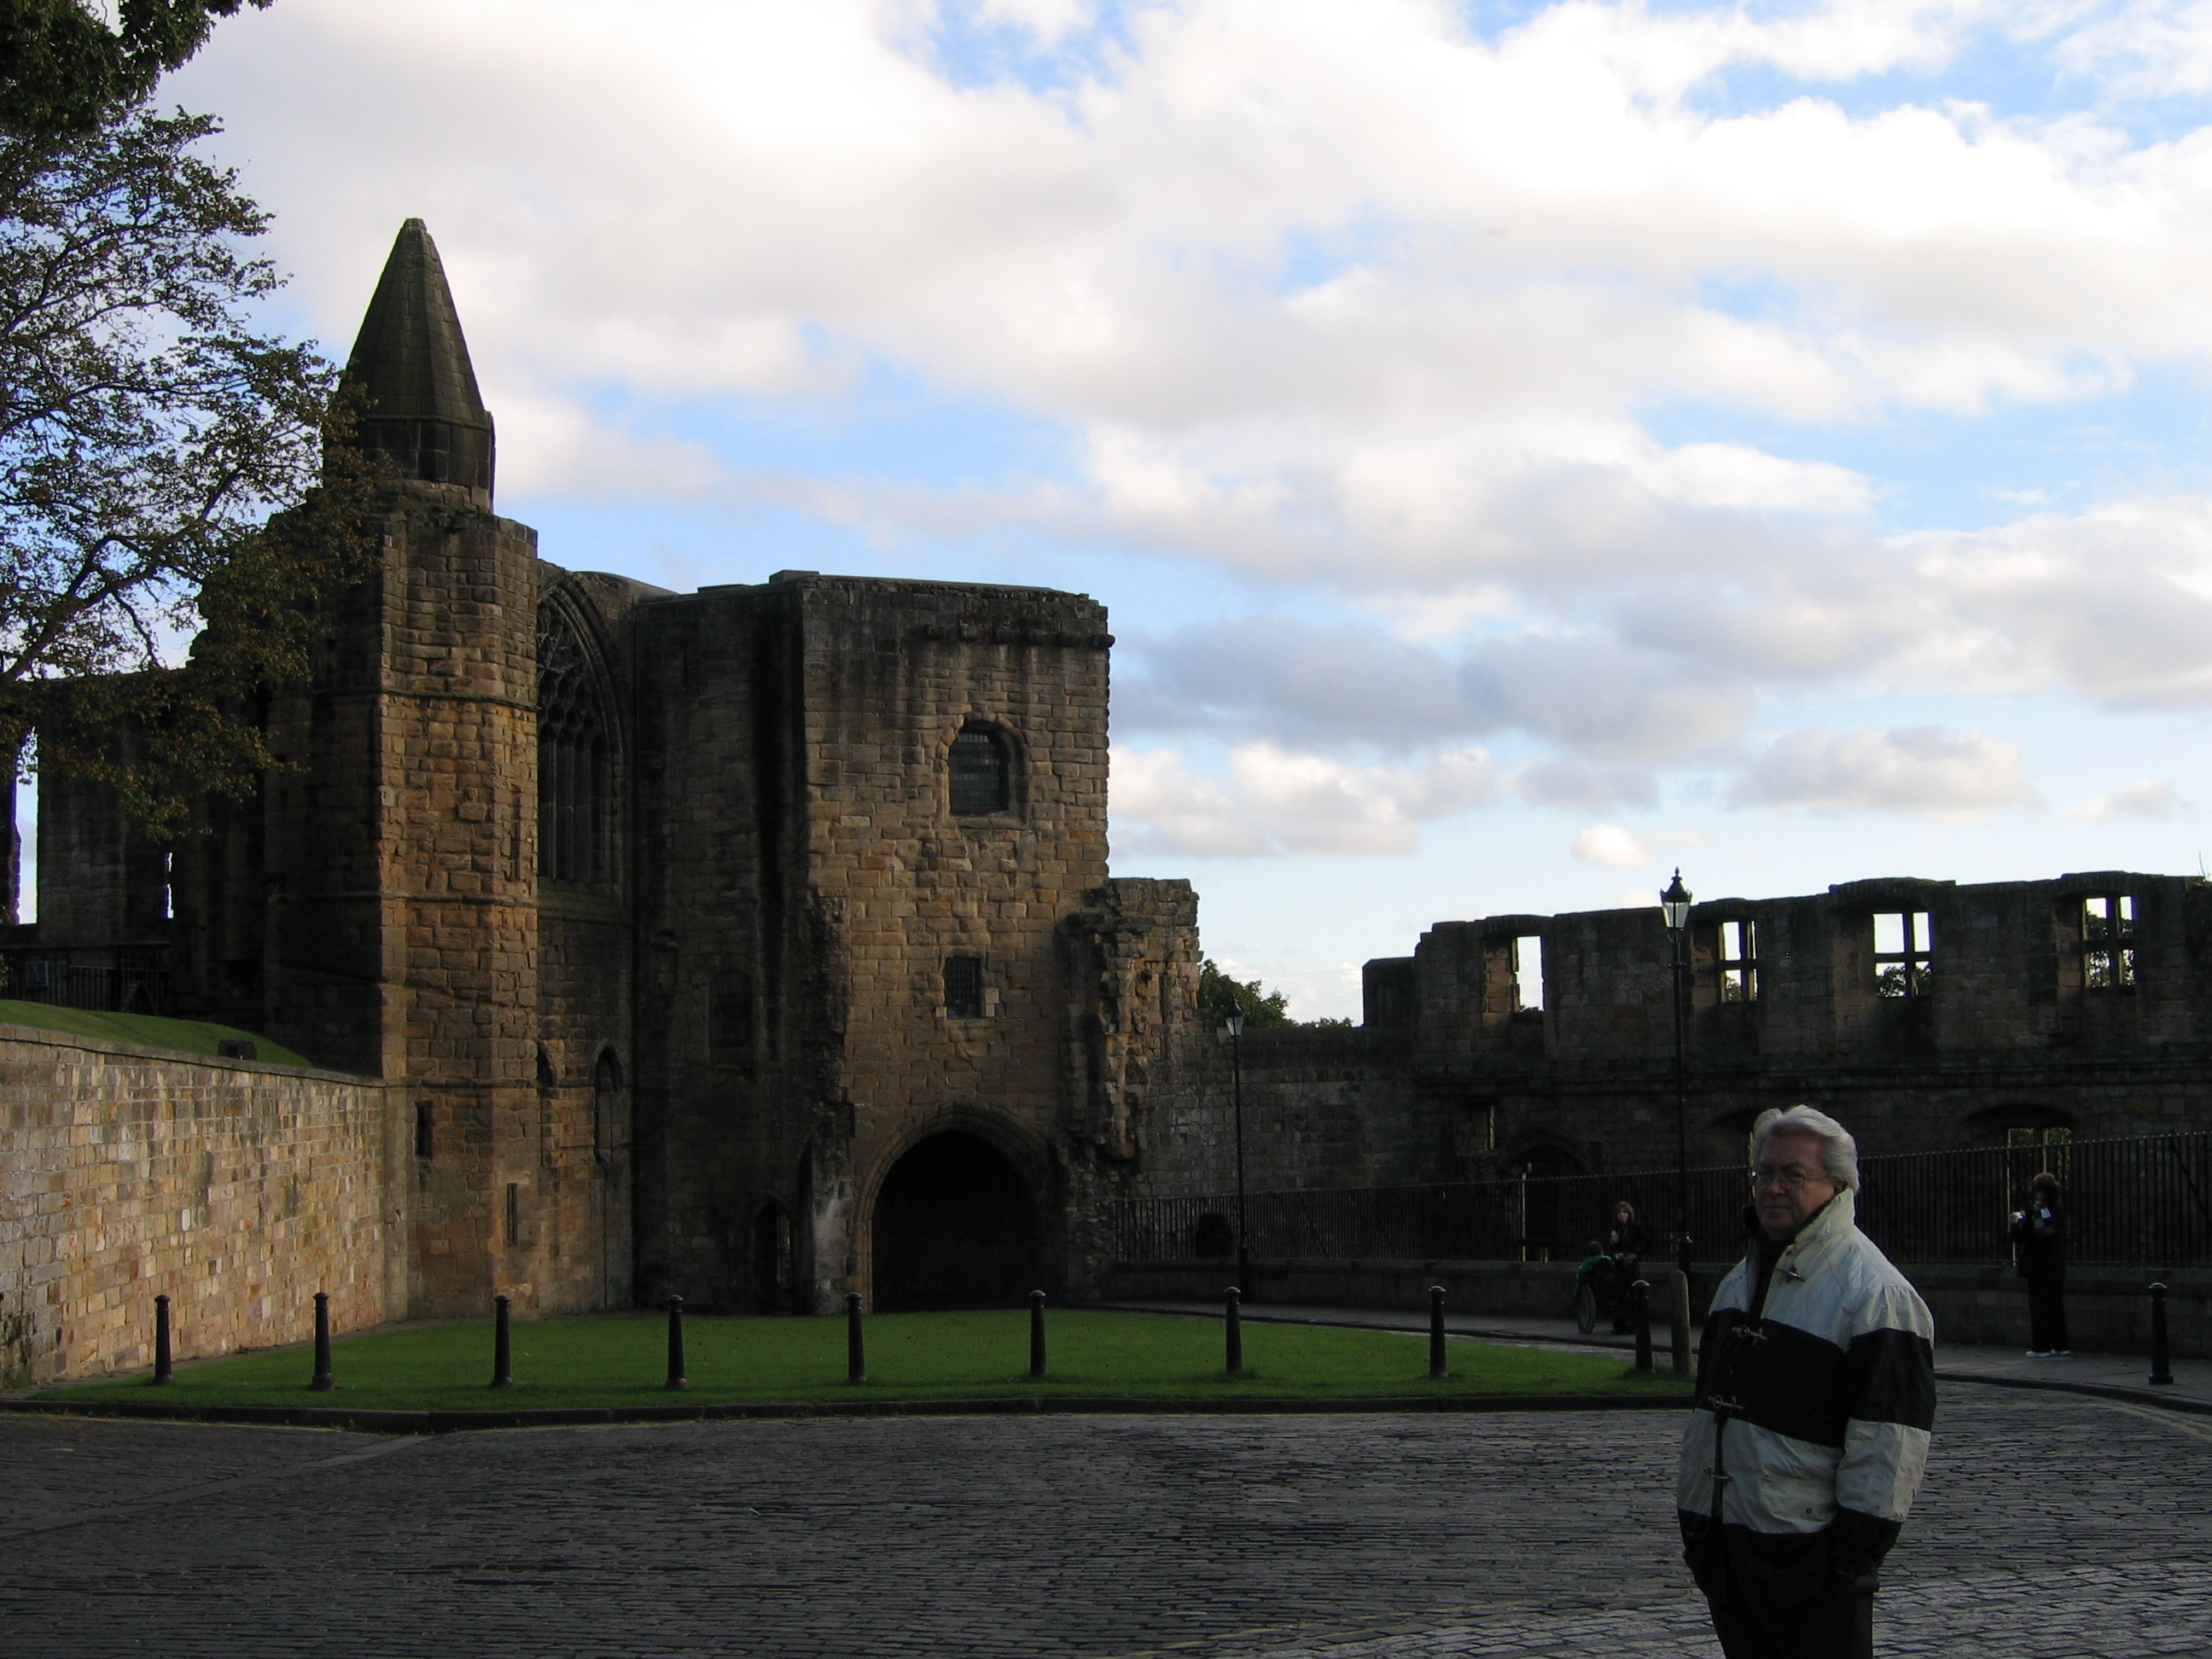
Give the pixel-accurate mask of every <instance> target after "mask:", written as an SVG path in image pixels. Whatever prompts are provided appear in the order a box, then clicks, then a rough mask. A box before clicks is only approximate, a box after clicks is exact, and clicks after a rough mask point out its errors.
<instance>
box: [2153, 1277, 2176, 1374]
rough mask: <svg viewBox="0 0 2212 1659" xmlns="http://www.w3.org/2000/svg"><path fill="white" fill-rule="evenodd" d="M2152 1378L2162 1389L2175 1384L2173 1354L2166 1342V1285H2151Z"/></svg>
mask: <svg viewBox="0 0 2212 1659" xmlns="http://www.w3.org/2000/svg"><path fill="white" fill-rule="evenodd" d="M2150 1380H2151V1381H2152V1383H2154V1384H2156V1385H2157V1386H2158V1387H2160V1388H2161V1389H2170V1388H2172V1386H2173V1354H2172V1350H2170V1349H2169V1348H2168V1347H2167V1346H2166V1286H2165V1285H2152V1286H2151V1287H2150Z"/></svg>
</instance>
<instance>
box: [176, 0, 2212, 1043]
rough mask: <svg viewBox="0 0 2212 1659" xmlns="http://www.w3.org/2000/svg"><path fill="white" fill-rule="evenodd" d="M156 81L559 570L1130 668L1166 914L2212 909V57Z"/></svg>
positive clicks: (439, 15)
mask: <svg viewBox="0 0 2212 1659" xmlns="http://www.w3.org/2000/svg"><path fill="white" fill-rule="evenodd" d="M162 95H163V96H164V98H165V99H168V100H175V101H177V102H179V103H182V104H184V105H185V106H187V107H191V108H194V109H203V110H207V111H210V112H214V113H216V114H217V115H218V116H220V117H221V118H222V120H223V121H224V122H225V124H226V127H227V131H226V132H225V133H224V135H223V136H222V137H221V138H220V139H219V140H217V141H216V142H215V143H214V145H213V146H212V149H213V153H215V154H216V155H218V156H219V157H220V158H221V159H222V160H224V161H228V163H230V164H231V165H233V166H234V167H237V168H238V169H239V170H240V175H241V179H242V183H243V185H244V187H245V188H246V191H248V192H249V193H250V194H252V196H254V197H256V198H257V199H258V200H259V201H260V202H261V203H262V204H264V206H265V207H267V208H269V209H270V210H272V212H273V213H274V215H275V222H274V225H273V227H272V229H271V231H270V234H269V236H268V238H267V239H266V246H267V250H268V252H270V255H271V256H272V257H273V258H275V259H276V262H277V263H278V264H280V265H281V266H282V267H283V268H284V269H285V270H289V271H290V272H291V273H293V277H294V280H293V282H292V284H291V286H290V287H289V289H287V290H285V292H284V294H283V296H282V298H281V299H280V301H278V302H277V305H276V312H275V317H276V320H277V321H278V322H280V323H281V324H282V325H283V326H284V327H286V328H287V329H289V330H290V331H293V332H295V333H296V334H299V335H302V336H307V337H314V338H317V339H319V340H320V341H321V342H322V343H324V346H325V349H327V350H328V351H329V352H330V353H331V355H332V356H337V357H343V355H344V353H345V351H346V349H347V348H348V347H349V344H350V343H351V340H352V337H353V333H354V331H355V329H356V327H357V326H358V323H359V319H360V316H361V313H362V308H363V307H364V306H365V305H366V303H367V301H368V294H369V291H370V289H371V288H372V287H373V286H374V282H375V278H376V275H377V271H378V270H379V268H380V265H381V264H382V261H383V258H384V256H385V253H386V250H387V249H388V247H389V246H390V243H391V240H392V235H393V234H394V233H395V231H396V230H397V228H398V224H399V222H400V221H401V220H402V219H404V218H406V217H409V216H421V217H422V218H423V219H425V220H426V221H427V222H428V225H429V228H430V230H431V233H432V234H433V236H434V237H435V239H436V240H437V242H438V245H439V247H440V249H441V252H442V254H443V256H444V259H445V263H446V266H447V271H448V274H449V276H451V278H452V282H453V289H454V293H455V296H456V299H457V301H458V303H459V307H460V312H461V316H462V319H463V322H464V325H465V327H466V329H467V331H468V336H469V340H470V344H471V350H472V352H473V355H474V358H475V362H476V367H477V376H478V379H479V381H480V382H481V384H482V386H483V393H484V398H485V400H486V402H487V403H488V404H489V405H490V406H491V408H492V410H493V411H494V414H495V417H496V418H497V420H498V422H499V446H500V447H499V479H500V507H501V511H502V512H504V513H507V514H509V515H510V516H513V517H514V518H518V519H520V520H524V521H526V522H527V523H530V524H532V525H534V526H537V527H538V531H539V532H540V536H541V541H540V548H541V551H542V552H543V553H544V556H545V557H547V558H549V559H550V560H551V561H553V562H556V563H557V564H561V565H563V566H566V567H568V568H588V569H603V570H611V571H618V572H622V573H624V574H629V575H633V576H636V577H639V578H641V579H643V580H647V581H651V582H655V583H659V584H660V585H662V586H669V587H674V588H679V589H688V588H691V587H696V586H701V585H702V584H707V583H713V582H743V581H757V580H763V578H765V577H766V576H767V575H768V574H769V573H770V572H772V571H775V570H778V569H782V568H806V569H818V570H823V571H826V572H836V573H842V574H873V575H902V576H923V577H930V578H936V579H945V580H978V581H993V582H1018V583H1034V584H1042V585H1048V586H1055V587H1062V588H1069V589H1073V590H1077V591H1080V592H1088V593H1090V594H1091V595H1093V596H1094V597H1096V598H1097V599H1100V600H1102V601H1103V602H1104V603H1105V604H1106V605H1108V606H1109V609H1110V611H1111V612H1112V615H1113V619H1114V620H1113V627H1114V629H1115V635H1116V638H1117V641H1118V644H1117V646H1116V648H1115V653H1114V654H1115V663H1114V673H1115V704H1114V738H1115V764H1114V771H1113V778H1112V811H1113V859H1114V867H1115V872H1117V873H1120V874H1125V875H1152V876H1183V877H1188V878H1189V879H1190V880H1191V881H1192V882H1193V883H1194V884H1195V886H1196V887H1197V890H1198V892H1199V895H1200V925H1201V928H1202V930H1203V939H1204V944H1205V948H1206V951H1207V952H1208V953H1209V954H1210V955H1212V956H1213V957H1215V958H1216V959H1217V960H1218V961H1220V962H1222V963H1224V964H1225V965H1227V966H1229V967H1231V969H1232V970H1233V971H1236V972H1237V973H1238V974H1239V975H1242V976H1252V975H1257V976H1259V977H1261V979H1263V980H1264V981H1267V983H1268V984H1269V985H1271V986H1276V987H1281V988H1282V989H1284V990H1285V991H1286V992H1287V993H1288V994H1289V995H1290V997H1291V1008H1292V1012H1294V1013H1295V1014H1297V1015H1298V1016H1299V1017H1301V1018H1319V1017H1324V1016H1334V1015H1342V1014H1346V1013H1356V1012H1357V1007H1358V964H1359V963H1361V962H1362V961H1363V960H1364V959H1366V958H1368V957H1378V956H1397V955H1404V954H1407V953H1410V952H1411V951H1412V950H1413V946H1414V944H1415V941H1416V940H1417V939H1418V937H1419V933H1420V932H1421V931H1422V930H1423V929H1424V928H1425V927H1429V926H1431V924H1433V923H1434V922H1437V921H1443V920H1456V919H1463V918H1472V917H1480V916H1485V915H1504V914H1509V913H1511V914H1519V913H1537V914H1551V913H1557V912H1561V911H1570V910H1580V909H1590V908H1605V907H1610V906H1614V905H1624V904H1646V903H1650V902H1654V901H1655V900H1656V893H1657V890H1658V889H1659V888H1660V887H1661V886H1662V885H1663V884H1664V883H1665V882H1666V880H1667V878H1668V874H1669V872H1671V871H1672V870H1673V869H1674V867H1675V866H1677V865H1679V866H1680V868H1681V871H1682V873H1683V878H1684V879H1685V881H1686V883H1687V884H1688V885H1689V886H1690V887H1691V888H1692V890H1693V891H1694V892H1696V893H1697V895H1698V896H1699V897H1700V898H1701V899H1703V898H1717V897H1723V896H1771V895H1778V894H1788V893H1807V892H1817V891H1820V890H1823V889H1825V888H1826V886H1828V885H1829V884H1832V883H1836V882H1842V881H1849V880H1855V879H1859V878H1867V877H1873V876H1887V875H1911V876H1922V877H1929V878H1942V879H1950V880H1956V881H1960V882H1973V881H1999V880H2017V879H2024V878H2037V877H2048V876H2055V875H2057V874H2059V873H2061V872H2067V871H2081V870H2107V869H2128V870H2141V871H2150V872H2163V873H2169V874H2187V873H2195V872H2198V871H2200V870H2201V869H2202V868H2203V860H2204V858H2205V856H2206V855H2207V854H2212V834H2208V833H2207V830H2206V828H2205V825H2204V822H2203V808H2204V805H2206V804H2212V768H2208V763H2207V754H2208V750H2207V745H2206V743H2205V738H2206V735H2207V724H2208V711H2212V398H2208V392H2212V101H2208V99H2212V0H2111V3H2099V0H2008V3H1982V0H1859V3H1844V0H1838V3H1827V4H1820V3H1813V4H1797V5H1791V4H1781V3H1775V4H1760V3H1747V4H1742V5H1736V6H1715V5H1707V4H1699V3H1674V4H1662V3H1635V4H1631V3H1622V4H1603V3H1590V0H1570V3H1559V4H1541V3H1503V0H1500V3H1490V0H1476V3H1448V0H1158V3H1151V0H1128V3H1110V0H1101V3H1093V0H807V3H805V4H803V5H794V4H792V3H789V0H765V3H744V0H277V3H276V5H275V6H274V8H273V9H270V11H268V12H265V13H256V12H252V11H249V12H247V13H246V14H245V15H242V16H240V17H239V18H237V19H235V20H232V21H225V22H223V23H222V24H221V25H219V26H218V27H217V29H216V33H215V35H214V37H213V40H212V42H211V44H210V46H209V47H208V48H207V49H206V51H205V52H204V53H203V54H202V55H201V57H200V58H198V59H197V60H196V61H195V62H194V63H193V64H191V65H190V66H188V67H187V68H186V69H185V70H183V71H182V72H180V73H179V74H178V75H176V76H173V77H171V79H170V80H169V81H168V82H165V83H164V87H163V93H162Z"/></svg>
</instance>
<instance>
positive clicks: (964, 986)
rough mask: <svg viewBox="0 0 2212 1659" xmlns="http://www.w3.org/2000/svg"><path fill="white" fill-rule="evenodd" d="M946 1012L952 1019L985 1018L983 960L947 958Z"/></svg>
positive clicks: (978, 958) (980, 958)
mask: <svg viewBox="0 0 2212 1659" xmlns="http://www.w3.org/2000/svg"><path fill="white" fill-rule="evenodd" d="M945 1015H946V1017H947V1018H951V1019H981V1018H983V958H982V957H945Z"/></svg>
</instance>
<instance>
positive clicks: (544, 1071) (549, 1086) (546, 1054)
mask: <svg viewBox="0 0 2212 1659" xmlns="http://www.w3.org/2000/svg"><path fill="white" fill-rule="evenodd" d="M560 1084H561V1075H560V1073H558V1072H556V1070H555V1069H554V1066H553V1051H552V1050H551V1049H550V1048H547V1047H546V1046H545V1045H544V1043H542V1042H541V1043H539V1044H538V1087H539V1088H540V1089H544V1090H546V1091H551V1090H554V1089H556V1088H558V1087H559V1086H560Z"/></svg>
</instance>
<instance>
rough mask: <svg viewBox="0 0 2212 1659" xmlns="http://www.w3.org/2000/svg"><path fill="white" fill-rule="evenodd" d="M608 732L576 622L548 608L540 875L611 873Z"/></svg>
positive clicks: (541, 657)
mask: <svg viewBox="0 0 2212 1659" xmlns="http://www.w3.org/2000/svg"><path fill="white" fill-rule="evenodd" d="M612 751H613V731H612V721H611V720H610V718H609V716H608V712H607V707H606V698H605V694H604V691H603V689H602V687H601V685H600V684H599V677H598V675H597V674H596V673H595V672H594V671H593V669H592V658H591V654H590V653H589V652H588V651H587V650H586V648H585V645H584V641H583V638H582V636H581V635H580V633H579V632H578V630H577V629H576V626H575V624H574V623H573V622H572V621H570V619H569V618H568V617H567V616H566V615H564V614H563V613H562V611H560V610H559V609H558V608H557V607H556V606H553V605H547V606H546V607H545V608H544V610H543V611H540V612H539V613H538V874H539V875H540V876H541V877H544V878H546V879H548V880H551V881H579V882H603V881H606V880H609V879H610V878H611V872H612V870H613V864H614V860H613V846H612V842H613V813H612V811H611V806H612V798H613V793H614V783H613V766H612Z"/></svg>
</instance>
